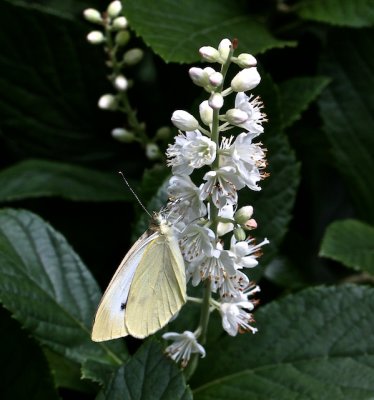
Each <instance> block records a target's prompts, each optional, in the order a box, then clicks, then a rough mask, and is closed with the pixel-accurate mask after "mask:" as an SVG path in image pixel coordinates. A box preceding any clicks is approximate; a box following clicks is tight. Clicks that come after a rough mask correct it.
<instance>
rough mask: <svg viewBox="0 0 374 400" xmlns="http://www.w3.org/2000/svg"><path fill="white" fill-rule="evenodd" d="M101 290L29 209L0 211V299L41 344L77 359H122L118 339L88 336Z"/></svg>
mask: <svg viewBox="0 0 374 400" xmlns="http://www.w3.org/2000/svg"><path fill="white" fill-rule="evenodd" d="M100 295H101V293H100V289H99V287H98V285H97V284H96V282H95V280H94V278H93V277H92V275H91V274H90V272H89V271H88V270H87V268H86V267H85V266H84V265H83V263H82V261H81V260H80V259H79V257H78V256H77V254H76V253H74V251H73V249H72V248H71V247H70V246H69V244H68V243H67V242H66V240H65V238H64V237H63V236H62V235H61V234H59V233H58V232H56V231H55V230H54V229H53V228H52V227H51V226H50V225H48V224H47V223H45V222H44V221H43V220H42V219H41V218H39V217H38V216H37V215H35V214H32V213H30V212H28V211H23V210H12V209H6V210H2V211H0V301H1V302H2V303H3V304H4V306H5V307H6V308H7V309H8V310H10V311H11V313H12V314H13V316H14V317H15V318H16V319H17V320H18V321H19V322H20V323H21V324H22V325H23V326H24V327H25V328H26V329H27V330H28V331H29V332H31V333H32V335H33V336H34V337H35V338H36V339H37V340H39V341H40V342H41V343H42V344H43V345H44V346H46V347H49V348H50V349H51V350H52V351H54V352H55V353H57V354H60V355H62V356H64V357H66V358H67V359H69V360H71V361H74V362H76V363H83V362H84V361H85V360H86V359H94V360H97V361H98V362H102V363H106V364H111V365H114V366H117V365H120V364H121V358H123V357H126V352H125V350H124V348H123V347H122V346H121V345H120V342H118V341H117V342H115V343H94V342H92V341H91V338H90V333H91V332H90V331H91V326H92V320H93V317H94V313H95V310H96V307H97V305H98V303H99V301H100Z"/></svg>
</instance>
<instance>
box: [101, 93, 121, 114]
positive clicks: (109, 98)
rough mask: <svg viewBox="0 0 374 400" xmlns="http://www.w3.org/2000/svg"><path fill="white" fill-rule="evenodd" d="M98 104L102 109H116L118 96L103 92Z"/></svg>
mask: <svg viewBox="0 0 374 400" xmlns="http://www.w3.org/2000/svg"><path fill="white" fill-rule="evenodd" d="M98 106H99V108H101V109H102V110H115V109H116V108H117V100H116V97H115V96H113V95H112V94H103V95H102V96H101V97H100V99H99V101H98Z"/></svg>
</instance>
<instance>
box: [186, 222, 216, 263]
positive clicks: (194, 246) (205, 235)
mask: <svg viewBox="0 0 374 400" xmlns="http://www.w3.org/2000/svg"><path fill="white" fill-rule="evenodd" d="M181 237H182V239H181V240H180V241H179V246H180V248H181V251H182V254H183V257H184V259H185V260H186V261H188V262H191V261H194V260H197V259H201V258H202V257H204V256H210V255H211V254H212V252H213V243H214V241H215V239H216V236H215V234H214V232H213V231H212V230H211V229H209V228H207V227H206V226H201V225H199V224H189V225H187V227H186V229H185V230H184V231H183V232H182V234H181Z"/></svg>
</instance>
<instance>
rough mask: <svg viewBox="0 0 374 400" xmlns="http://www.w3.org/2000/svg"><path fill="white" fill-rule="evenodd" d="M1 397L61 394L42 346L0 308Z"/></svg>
mask: <svg viewBox="0 0 374 400" xmlns="http://www.w3.org/2000/svg"><path fill="white" fill-rule="evenodd" d="M0 358H1V363H2V365H3V366H4V368H2V371H1V380H0V398H1V399H2V400H13V399H17V400H23V399H24V400H26V399H27V400H33V399H35V400H44V399H45V400H53V399H58V398H59V397H58V395H57V393H56V391H55V388H54V385H53V379H52V376H51V374H50V372H49V369H48V363H47V361H46V359H45V357H44V355H43V352H42V350H41V349H40V347H39V346H38V345H37V343H35V341H34V340H32V339H30V338H28V337H27V334H26V332H25V331H22V330H21V328H20V326H19V325H18V324H17V322H16V321H14V320H12V319H11V318H10V315H9V314H8V313H7V312H6V311H5V310H4V309H3V308H2V307H0Z"/></svg>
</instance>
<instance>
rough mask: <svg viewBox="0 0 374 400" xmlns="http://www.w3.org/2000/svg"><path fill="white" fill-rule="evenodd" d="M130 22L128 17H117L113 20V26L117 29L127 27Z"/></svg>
mask: <svg viewBox="0 0 374 400" xmlns="http://www.w3.org/2000/svg"><path fill="white" fill-rule="evenodd" d="M128 25H129V23H128V21H127V18H126V17H117V18H115V19H114V20H113V28H114V29H116V30H120V29H126V28H127V27H128Z"/></svg>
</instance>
